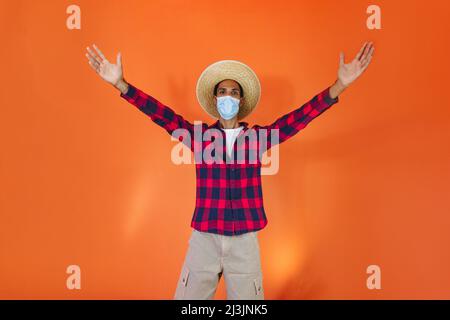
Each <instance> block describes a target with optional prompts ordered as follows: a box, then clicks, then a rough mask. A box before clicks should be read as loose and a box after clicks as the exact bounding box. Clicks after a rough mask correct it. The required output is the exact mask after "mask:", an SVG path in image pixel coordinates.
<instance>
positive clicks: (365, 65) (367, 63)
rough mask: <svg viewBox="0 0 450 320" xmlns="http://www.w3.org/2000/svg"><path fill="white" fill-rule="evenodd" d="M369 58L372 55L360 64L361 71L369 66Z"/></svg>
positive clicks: (370, 58)
mask: <svg viewBox="0 0 450 320" xmlns="http://www.w3.org/2000/svg"><path fill="white" fill-rule="evenodd" d="M371 60H372V56H370V57H369V58H368V59H367V60H366V61H365V62H364V64H362V65H361V70H362V71H364V70H366V69H367V67H368V66H369V64H370V61H371Z"/></svg>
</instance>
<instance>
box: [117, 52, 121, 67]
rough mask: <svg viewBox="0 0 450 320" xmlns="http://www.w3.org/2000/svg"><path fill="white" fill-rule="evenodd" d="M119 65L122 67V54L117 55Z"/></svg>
mask: <svg viewBox="0 0 450 320" xmlns="http://www.w3.org/2000/svg"><path fill="white" fill-rule="evenodd" d="M117 65H118V66H119V67H122V53H120V52H119V53H118V54H117Z"/></svg>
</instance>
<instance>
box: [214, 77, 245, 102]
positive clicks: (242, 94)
mask: <svg viewBox="0 0 450 320" xmlns="http://www.w3.org/2000/svg"><path fill="white" fill-rule="evenodd" d="M224 80H228V79H224ZM224 80H222V81H224ZM230 80H233V79H230ZM222 81H220V82H222ZM234 81H236V80H234ZM220 82H218V83H217V84H216V85H215V87H214V95H215V96H217V89H218V88H219V84H220ZM236 82H237V81H236ZM237 84H238V86H239V90H241V98H242V97H243V96H244V90H243V89H242V87H241V84H240V83H239V82H237Z"/></svg>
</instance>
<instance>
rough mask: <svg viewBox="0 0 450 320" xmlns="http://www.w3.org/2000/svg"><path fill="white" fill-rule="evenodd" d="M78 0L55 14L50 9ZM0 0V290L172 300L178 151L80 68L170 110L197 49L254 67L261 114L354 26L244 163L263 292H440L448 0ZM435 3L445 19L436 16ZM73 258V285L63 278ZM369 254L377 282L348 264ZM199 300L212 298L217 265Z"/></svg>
mask: <svg viewBox="0 0 450 320" xmlns="http://www.w3.org/2000/svg"><path fill="white" fill-rule="evenodd" d="M71 4H77V5H79V6H80V8H81V30H69V29H67V27H66V19H67V17H68V16H69V15H68V14H67V13H66V8H67V7H68V6H69V5H71ZM370 4H372V2H367V1H359V0H351V1H350V0H347V1H335V0H327V1H317V0H315V1H275V2H271V3H269V2H261V1H235V2H223V3H219V2H211V1H206V0H202V1H198V0H197V1H137V0H135V1H99V0H96V1H77V2H76V3H73V2H72V1H56V0H55V1H31V0H29V1H17V0H15V1H1V5H0V15H1V17H0V24H1V25H0V26H1V28H0V32H1V38H2V40H3V47H2V50H1V52H0V55H1V60H2V73H3V76H2V77H0V84H1V88H2V94H1V95H0V101H1V111H2V116H1V117H0V119H1V120H0V121H1V126H0V130H1V134H0V139H1V158H0V181H1V189H0V197H1V198H0V199H1V201H0V214H1V216H0V218H1V225H0V298H2V299H17V298H23V299H31V298H37V299H48V298H52V299H80V298H83V299H93V298H96V299H106V298H112V299H131V298H137V299H171V298H172V297H173V294H174V292H175V288H176V283H177V280H178V277H179V273H180V271H181V266H182V262H183V260H184V257H185V254H186V251H187V248H188V239H189V237H190V234H191V231H192V229H191V228H190V226H189V225H190V221H191V218H192V213H193V210H194V204H195V169H194V165H181V166H177V165H175V164H173V163H172V162H171V159H170V152H171V150H172V148H173V147H174V146H175V144H176V142H172V141H171V140H170V136H169V135H168V134H167V132H165V131H164V130H163V129H162V128H160V127H159V126H157V125H156V124H155V123H153V122H152V121H151V120H150V119H149V118H148V117H146V116H145V115H144V114H143V113H141V112H139V110H136V109H135V107H134V106H132V105H130V104H128V103H127V102H126V101H125V100H123V99H121V98H120V97H119V92H118V91H117V90H115V89H114V88H113V87H112V86H110V85H108V84H107V83H106V82H104V81H102V80H101V79H100V77H99V76H98V75H96V74H95V72H94V71H93V70H92V69H91V68H90V67H89V65H88V63H87V59H86V57H85V56H84V55H85V52H86V49H85V48H86V46H92V44H93V43H95V44H97V45H98V47H99V48H100V49H101V50H102V51H103V53H104V54H105V55H106V56H107V58H108V59H109V60H110V61H115V58H116V55H117V53H118V51H121V52H122V56H123V59H122V61H123V65H124V75H125V79H127V81H129V82H130V83H132V84H134V85H136V86H137V87H138V88H140V89H142V90H144V91H145V92H147V93H149V94H151V95H153V96H154V97H156V98H157V99H158V100H160V101H161V102H163V103H165V104H167V105H169V106H171V107H172V108H173V109H174V110H176V111H177V112H178V113H180V114H182V115H183V116H184V117H185V118H187V119H188V120H191V121H193V120H202V121H207V122H208V123H211V122H212V121H214V119H212V118H210V117H209V116H208V115H207V114H206V113H205V112H204V111H203V110H202V109H201V107H200V105H199V104H198V102H197V100H196V96H195V85H196V81H197V78H198V77H199V75H200V74H201V72H202V71H203V70H204V68H206V67H207V66H208V65H209V64H211V63H213V62H215V61H217V60H222V59H236V60H240V61H242V62H244V63H246V64H248V65H249V66H250V67H251V68H252V69H253V70H254V71H255V72H256V74H257V75H258V76H259V79H260V81H261V85H262V96H261V101H260V104H259V105H258V107H257V108H256V109H255V112H254V113H252V114H251V115H250V116H249V117H248V118H246V121H248V122H249V123H250V124H255V123H258V124H261V125H264V124H268V123H271V122H272V121H273V120H275V119H276V118H277V117H279V116H281V115H282V114H284V113H287V112H289V111H291V110H293V108H295V107H298V106H300V105H301V104H303V103H304V102H306V101H307V100H309V99H310V98H311V97H312V96H314V95H315V94H316V93H318V92H319V91H320V90H323V89H324V88H326V87H327V86H329V85H331V84H332V83H333V82H334V81H335V79H336V77H337V68H338V62H339V52H340V51H341V50H342V51H344V52H345V57H346V62H349V61H350V59H353V57H354V56H355V55H356V53H357V52H358V50H359V49H360V47H361V46H362V44H363V43H364V41H366V40H369V41H370V40H371V41H373V42H374V45H375V48H376V49H375V53H374V57H373V59H372V62H371V65H370V66H369V68H368V69H367V70H366V71H365V73H364V74H363V75H362V76H361V77H360V78H359V79H358V80H357V81H356V82H355V83H353V84H352V85H351V86H350V87H349V88H348V89H347V90H346V91H345V92H344V93H343V94H342V95H341V96H340V101H339V103H338V104H335V105H334V106H333V107H332V109H330V110H328V111H327V112H326V113H324V114H323V115H321V116H320V117H319V118H317V119H315V120H314V121H313V122H312V123H311V124H309V125H308V127H307V128H305V129H304V130H303V131H302V132H300V133H299V134H298V135H296V136H295V137H294V138H292V139H291V140H289V141H287V142H285V143H284V144H283V145H281V146H280V169H279V172H278V174H276V175H274V176H263V191H264V203H265V209H266V212H267V216H268V220H269V224H268V226H267V227H266V228H265V229H263V230H262V231H261V232H260V233H259V240H260V246H261V256H262V266H263V275H264V287H265V295H266V299H350V298H351V299H399V298H405V299H416V298H424V299H429V298H445V299H449V298H450V273H449V272H448V271H449V270H450V250H449V244H450V233H449V229H450V215H449V214H450V204H449V181H450V170H449V169H450V157H449V156H450V152H449V138H450V129H449V119H450V118H449V116H450V111H449V100H450V98H449V97H450V95H449V93H448V83H449V82H448V71H449V59H448V57H449V56H450V52H449V44H448V30H449V22H448V19H447V18H448V12H449V10H450V5H449V3H448V1H382V0H379V1H376V3H375V4H377V5H379V6H380V7H381V14H382V20H381V23H382V29H381V30H369V29H367V28H366V18H367V16H368V14H367V13H366V8H367V6H368V5H370ZM445 20H447V22H446V21H445ZM71 264H76V265H79V266H80V267H81V290H68V289H67V288H66V278H67V277H68V276H69V275H68V274H66V268H67V266H69V265H71ZM372 264H375V265H378V266H380V268H381V286H382V289H381V290H369V289H368V288H367V287H366V279H367V277H368V276H369V275H368V274H366V268H367V266H369V265H372ZM216 298H217V299H224V298H225V285H224V282H223V279H221V281H220V284H219V288H218V292H217V295H216Z"/></svg>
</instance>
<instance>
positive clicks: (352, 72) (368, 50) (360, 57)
mask: <svg viewBox="0 0 450 320" xmlns="http://www.w3.org/2000/svg"><path fill="white" fill-rule="evenodd" d="M374 50H375V47H374V46H373V43H372V42H365V43H364V45H363V47H362V48H361V50H359V52H358V54H357V55H356V57H355V58H354V59H353V60H352V61H351V62H350V63H344V53H343V52H341V53H340V59H339V70H338V79H339V80H341V82H342V84H344V85H345V86H348V85H349V84H350V83H352V82H353V81H355V80H356V79H357V78H358V77H359V76H360V75H361V74H362V73H363V72H364V70H366V69H367V67H368V66H369V63H370V60H372V55H373V51H374Z"/></svg>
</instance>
